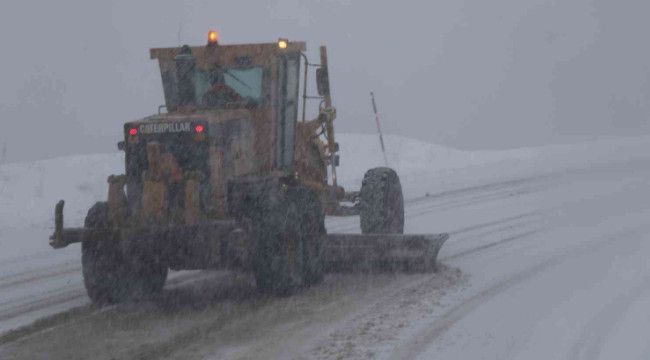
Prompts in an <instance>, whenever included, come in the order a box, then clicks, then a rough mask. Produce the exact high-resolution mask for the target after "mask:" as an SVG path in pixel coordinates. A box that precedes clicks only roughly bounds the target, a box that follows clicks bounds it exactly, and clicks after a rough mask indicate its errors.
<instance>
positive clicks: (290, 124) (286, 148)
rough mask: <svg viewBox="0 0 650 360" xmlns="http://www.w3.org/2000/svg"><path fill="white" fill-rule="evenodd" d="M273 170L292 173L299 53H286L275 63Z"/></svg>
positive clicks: (298, 83)
mask: <svg viewBox="0 0 650 360" xmlns="http://www.w3.org/2000/svg"><path fill="white" fill-rule="evenodd" d="M276 69H277V77H276V79H277V80H278V81H277V82H276V87H277V88H276V89H275V90H276V94H278V95H279V96H278V102H277V103H276V105H277V106H276V109H275V111H276V114H275V115H276V116H275V118H276V119H277V125H278V126H277V127H276V139H277V143H276V146H275V150H276V154H275V168H276V169H278V170H283V171H285V172H287V173H293V171H294V169H293V160H294V153H295V129H296V121H298V92H299V87H300V53H299V52H294V53H286V54H283V55H281V56H279V57H278V61H277V66H276Z"/></svg>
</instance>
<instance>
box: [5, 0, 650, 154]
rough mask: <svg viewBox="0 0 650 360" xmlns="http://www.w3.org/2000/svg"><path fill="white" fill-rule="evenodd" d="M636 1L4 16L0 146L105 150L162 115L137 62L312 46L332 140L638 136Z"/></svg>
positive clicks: (66, 8)
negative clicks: (320, 51) (161, 51)
mask: <svg viewBox="0 0 650 360" xmlns="http://www.w3.org/2000/svg"><path fill="white" fill-rule="evenodd" d="M649 13H650V2H647V1H632V0H630V1H625V0H622V1H611V0H610V1H605V0H603V1H595V0H571V1H562V0H558V1H548V0H547V1H541V0H540V1H530V0H529V1H527V0H492V1H485V0H466V1H458V0H438V1H426V2H425V1H417V2H416V1H412V2H411V1H372V0H360V1H353V0H339V1H324V0H323V1H316V0H311V1H298V0H272V1H266V0H264V1H262V0H260V1H252V0H251V1H245V0H236V1H175V0H174V1H169V0H167V1H161V0H156V1H153V0H147V1H137V2H136V1H88V0H59V1H29V0H26V1H25V0H23V1H14V0H6V1H3V6H2V11H1V12H0V41H1V43H2V45H3V51H2V55H1V56H2V57H3V59H2V61H1V62H0V64H1V66H0V79H1V80H0V122H1V127H0V145H2V144H3V143H6V145H7V149H8V153H7V157H8V160H10V161H17V160H25V159H36V158H44V157H52V156H57V155H63V154H72V153H83V152H106V151H113V150H114V149H115V143H116V142H117V141H118V140H119V138H120V136H121V129H122V123H123V122H125V121H130V120H134V119H136V118H139V117H143V116H146V115H149V114H151V113H154V112H156V111H157V107H158V105H160V104H162V103H163V97H162V90H161V83H160V78H159V73H158V68H157V65H156V63H155V62H153V61H151V60H149V57H148V49H149V48H150V47H164V46H176V45H178V43H179V34H180V39H181V42H182V43H189V44H192V45H199V44H204V43H205V36H206V32H207V30H208V29H210V28H216V29H218V30H219V31H220V33H221V41H222V43H239V42H263V41H269V42H271V41H275V40H276V39H277V38H278V37H288V38H289V39H296V40H305V41H307V43H308V47H309V48H310V50H311V51H310V55H311V57H312V59H315V60H317V54H316V53H315V52H313V51H314V50H316V49H317V47H318V45H320V44H326V45H327V46H328V50H329V55H330V64H331V69H330V78H331V81H332V87H333V96H334V103H335V106H336V107H337V108H338V114H339V119H338V123H337V127H338V130H339V131H340V132H364V133H369V132H374V131H375V129H374V123H373V117H372V112H371V107H370V102H369V94H368V93H369V91H370V90H374V91H375V93H376V94H377V100H378V105H379V108H380V111H381V113H382V120H383V122H384V123H383V126H384V129H385V132H386V133H391V134H401V135H406V136H411V137H416V138H419V139H423V140H426V141H431V142H437V143H440V144H446V145H450V146H454V147H459V148H469V149H481V148H508V147H515V146H525V145H538V144H544V143H549V142H555V141H565V139H567V138H571V137H573V136H577V135H627V134H636V133H639V132H646V131H647V129H648V126H647V124H646V123H647V121H646V118H647V116H646V114H648V113H649V110H650V81H649V78H648V76H649V74H650V47H649V46H648V45H647V40H646V38H647V34H648V33H650V22H648V21H647V15H648V14H649Z"/></svg>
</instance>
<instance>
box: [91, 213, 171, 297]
mask: <svg viewBox="0 0 650 360" xmlns="http://www.w3.org/2000/svg"><path fill="white" fill-rule="evenodd" d="M85 227H86V228H92V229H98V230H106V229H108V227H109V224H108V204H107V203H105V202H98V203H96V204H95V205H94V206H93V207H92V208H90V210H88V215H87V216H86V221H85ZM81 264H82V272H83V277H84V285H85V287H86V292H87V293H88V297H90V299H91V301H92V302H93V303H95V304H100V305H101V304H114V303H119V302H123V301H125V300H128V299H135V298H141V297H145V296H149V295H152V294H154V293H158V292H160V291H161V290H162V288H163V286H164V284H165V280H166V279H167V266H166V265H164V264H161V263H160V262H157V261H152V260H151V256H143V255H142V253H139V252H134V253H129V254H128V255H127V254H125V253H124V252H123V251H122V250H121V249H120V244H119V243H118V242H117V241H115V240H114V239H101V240H99V239H97V240H93V241H84V242H83V243H82V244H81Z"/></svg>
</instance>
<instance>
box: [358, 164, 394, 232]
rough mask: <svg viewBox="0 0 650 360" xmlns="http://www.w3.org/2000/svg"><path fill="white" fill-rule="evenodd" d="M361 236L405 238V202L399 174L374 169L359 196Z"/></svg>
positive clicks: (383, 168) (386, 169) (367, 175)
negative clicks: (403, 235) (402, 236)
mask: <svg viewBox="0 0 650 360" xmlns="http://www.w3.org/2000/svg"><path fill="white" fill-rule="evenodd" d="M359 210H360V214H359V215H360V216H359V217H360V220H361V232H362V233H364V234H403V233H404V198H403V195H402V185H401V184H400V181H399V177H398V176H397V173H396V172H395V171H394V170H393V169H390V168H386V167H379V168H374V169H370V170H368V171H367V172H366V174H365V176H364V177H363V183H362V184H361V192H360V194H359Z"/></svg>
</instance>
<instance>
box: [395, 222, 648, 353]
mask: <svg viewBox="0 0 650 360" xmlns="http://www.w3.org/2000/svg"><path fill="white" fill-rule="evenodd" d="M643 227H644V225H641V226H638V227H635V228H634V229H629V230H625V231H622V232H619V233H616V234H611V235H608V236H606V237H604V238H601V239H600V240H598V241H596V242H590V241H587V243H582V244H580V245H576V246H575V247H574V248H572V249H570V250H568V251H564V252H562V253H560V254H556V256H554V257H551V258H548V259H546V260H545V261H543V262H541V263H538V264H537V265H535V266H532V267H530V268H528V269H526V270H524V271H522V272H519V273H517V274H515V275H514V276H511V277H509V278H507V279H505V280H502V281H499V282H497V283H495V284H493V285H491V286H489V287H487V288H485V289H483V290H481V291H479V292H478V293H477V294H475V295H473V296H471V297H469V298H468V299H466V300H465V301H462V302H460V303H459V304H457V305H455V306H453V307H452V308H451V309H449V310H448V311H447V312H445V313H444V314H443V315H442V316H440V317H439V318H438V319H437V320H435V321H434V322H433V323H432V325H433V326H431V327H428V328H424V329H423V330H421V331H420V332H419V333H417V334H415V335H414V337H413V338H412V339H411V340H410V341H408V342H406V343H403V344H401V345H399V346H398V347H397V348H396V349H395V350H394V351H393V353H392V354H391V356H390V358H391V359H393V358H394V359H413V358H416V357H417V356H418V355H420V354H421V353H422V352H424V351H426V350H427V349H428V348H429V347H430V346H432V343H433V341H434V340H436V339H437V338H439V337H441V336H442V335H443V334H445V333H446V332H447V331H448V330H449V329H450V328H451V327H452V326H453V325H455V324H456V323H457V322H459V321H460V320H462V319H463V318H464V317H465V316H466V315H468V314H470V313H471V312H472V311H473V310H474V309H476V308H478V307H480V306H481V305H483V304H484V303H485V302H487V301H488V300H490V299H492V298H494V297H495V296H497V295H499V294H501V293H503V292H504V291H506V290H508V289H510V288H512V287H514V286H516V285H519V284H521V283H523V282H525V281H527V280H528V279H530V278H532V277H535V276H537V275H538V274H540V273H542V272H543V271H544V270H546V269H548V268H550V267H552V266H555V265H559V264H561V263H563V262H565V261H567V260H570V259H571V258H573V257H576V256H579V255H582V254H586V253H589V252H592V251H598V250H600V249H601V248H602V247H606V246H608V245H612V244H614V245H616V243H617V241H619V240H620V238H621V237H623V236H625V235H626V234H630V233H633V232H635V231H637V230H638V229H640V228H643ZM461 256H465V255H461ZM459 257H460V256H459Z"/></svg>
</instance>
